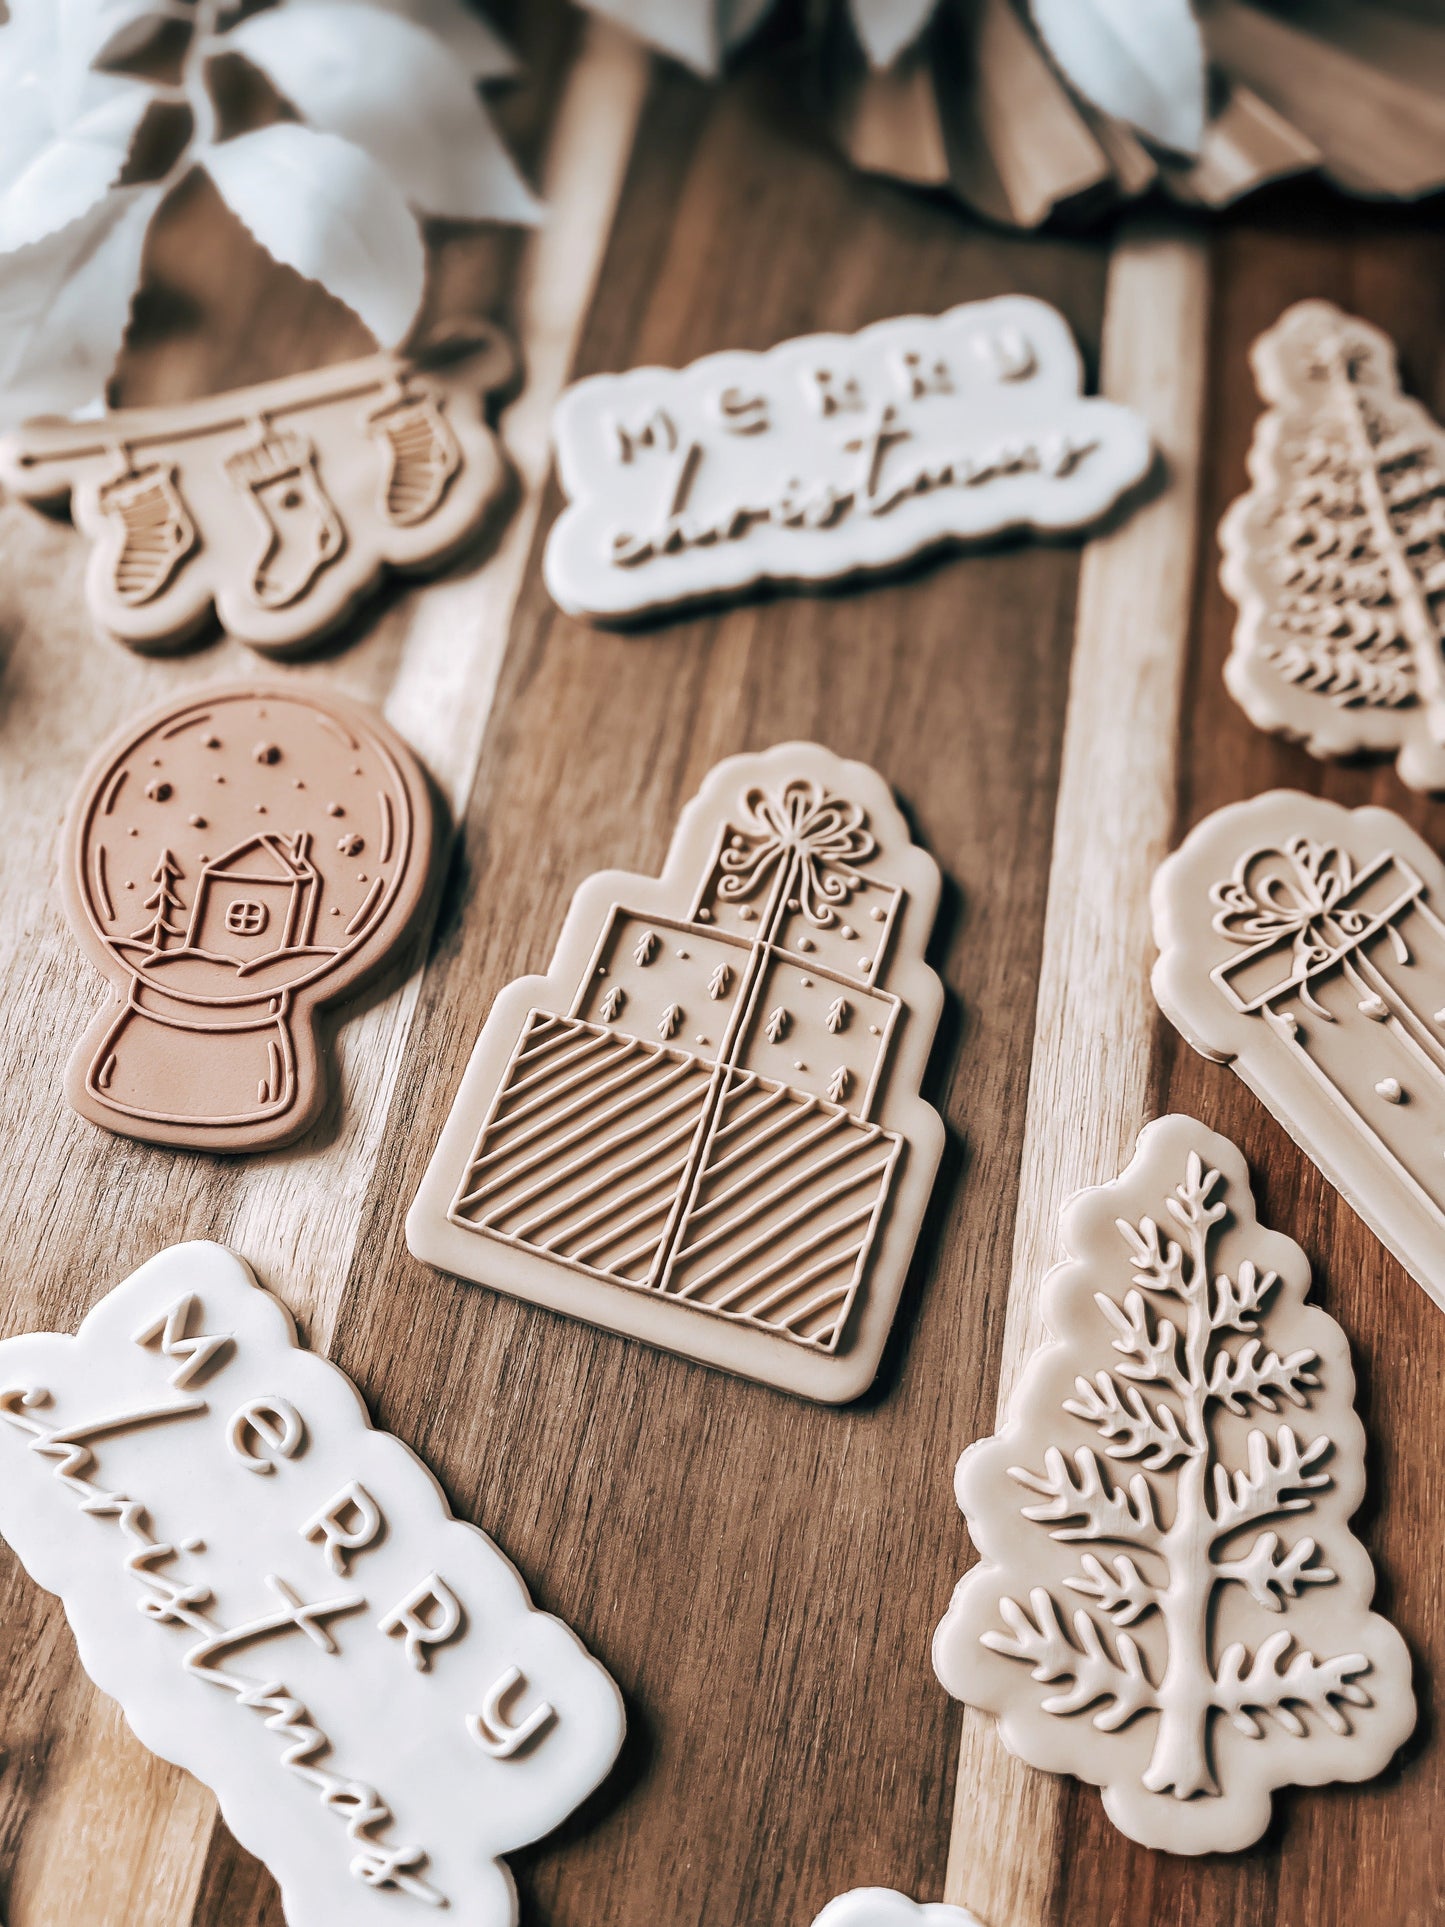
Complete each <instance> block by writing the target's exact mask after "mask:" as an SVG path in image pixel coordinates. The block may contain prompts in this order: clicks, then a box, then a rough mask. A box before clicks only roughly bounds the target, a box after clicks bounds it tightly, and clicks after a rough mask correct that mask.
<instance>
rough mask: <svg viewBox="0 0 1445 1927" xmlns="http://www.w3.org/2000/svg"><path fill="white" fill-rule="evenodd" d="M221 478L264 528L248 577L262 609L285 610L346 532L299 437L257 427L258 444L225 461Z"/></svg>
mask: <svg viewBox="0 0 1445 1927" xmlns="http://www.w3.org/2000/svg"><path fill="white" fill-rule="evenodd" d="M226 473H227V474H228V475H229V476H230V478H231V480H232V481H233V482H234V483H235V484H236V486H237V487H238V488H242V489H245V490H247V491H248V493H249V494H250V497H251V500H252V501H253V502H254V503H255V505H256V512H257V513H258V515H259V516H260V517H261V521H262V524H263V526H264V531H265V532H264V537H263V542H262V547H261V551H260V554H259V555H258V556H257V558H256V564H255V567H254V569H253V570H252V574H251V585H250V586H251V594H252V596H253V598H254V599H255V600H256V601H257V602H258V603H259V604H260V605H261V607H262V608H263V609H284V608H287V607H288V606H289V605H290V604H291V603H293V602H297V601H299V600H300V598H301V597H302V596H303V595H305V593H306V591H307V590H308V589H309V588H310V587H311V584H312V583H313V582H314V581H315V580H316V578H317V576H318V575H320V573H321V571H322V570H323V569H324V568H325V567H326V566H327V564H328V563H330V562H334V561H335V560H336V558H337V556H338V555H340V553H341V551H342V549H343V547H344V546H345V543H346V531H345V529H344V528H343V527H342V524H341V518H340V516H339V515H338V514H337V513H336V509H335V507H334V506H333V504H332V502H331V499H330V497H329V496H328V495H327V493H326V491H325V489H324V488H323V487H322V486H321V478H320V477H319V476H318V475H317V473H316V465H315V451H314V449H313V448H312V446H311V443H310V442H309V441H308V440H307V439H306V437H305V436H304V435H298V434H296V433H294V432H292V431H289V430H286V431H280V432H278V431H274V430H272V429H269V428H267V427H266V426H265V424H264V423H263V424H261V426H260V428H259V431H258V435H257V439H256V440H255V441H254V442H253V443H252V444H251V446H250V447H249V448H243V449H239V450H238V451H237V452H236V453H235V454H234V455H231V456H228V457H227V460H226Z"/></svg>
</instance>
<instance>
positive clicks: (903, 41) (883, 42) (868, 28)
mask: <svg viewBox="0 0 1445 1927" xmlns="http://www.w3.org/2000/svg"><path fill="white" fill-rule="evenodd" d="M850 4H851V7H852V12H853V24H854V26H855V27H856V28H857V29H858V38H859V39H860V40H861V41H862V43H863V51H864V53H866V54H867V56H868V64H869V65H870V66H871V67H879V68H881V67H891V66H892V65H893V63H894V61H895V60H896V59H897V58H898V56H899V54H901V53H902V52H903V51H904V49H905V48H906V47H911V46H912V45H913V43H914V41H915V40H916V39H917V38H918V36H919V34H921V33H922V32H923V29H924V28H925V27H926V26H927V25H928V23H929V21H930V20H931V19H932V18H933V15H934V13H935V12H936V10H937V6H938V0H850Z"/></svg>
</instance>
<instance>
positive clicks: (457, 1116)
mask: <svg viewBox="0 0 1445 1927" xmlns="http://www.w3.org/2000/svg"><path fill="white" fill-rule="evenodd" d="M938 891H939V877H938V870H937V867H936V865H935V864H934V862H933V860H932V858H931V857H929V856H927V855H926V854H925V853H924V852H923V851H922V850H920V849H919V848H918V847H917V846H916V845H915V844H914V843H913V841H912V839H911V837H910V835H909V832H908V826H907V824H906V823H905V821H904V819H903V816H902V814H901V813H900V811H899V809H898V807H897V805H896V804H895V803H894V801H893V798H892V795H891V793H890V792H889V789H888V786H887V784H886V783H884V782H883V780H882V778H881V777H879V776H878V775H877V774H876V773H875V772H874V771H873V770H871V769H869V768H867V767H866V765H864V764H862V763H848V762H844V761H842V759H841V758H839V757H836V756H834V755H832V754H831V753H830V752H829V751H828V750H825V749H821V748H819V747H818V746H817V745H816V744H814V743H786V744H783V745H782V746H781V747H779V748H777V749H772V750H769V751H767V752H766V753H765V754H762V755H750V756H735V757H732V758H730V759H729V761H727V762H725V763H721V764H719V765H718V767H717V768H716V769H714V770H713V771H712V773H711V775H710V776H709V777H708V779H707V781H706V782H705V783H704V785H703V788H702V790H701V792H700V793H699V795H698V796H697V797H695V798H694V799H693V801H692V802H691V803H690V804H689V805H688V807H687V808H686V810H685V811H684V812H683V814H682V817H681V819H680V821H679V823H678V827H677V833H676V835H675V836H674V838H673V843H672V848H671V850H670V851H669V853H668V858H667V864H666V867H665V868H664V870H663V873H662V875H661V876H660V877H642V876H633V875H629V874H626V873H622V872H615V871H608V872H605V873H604V874H602V875H600V876H594V877H591V878H589V879H588V881H587V882H586V883H584V884H583V885H582V887H581V888H580V889H579V890H578V892H577V894H576V896H575V897H574V898H573V900H572V907H571V909H570V910H569V912H568V915H567V921H566V923H565V925H564V927H563V930H562V935H561V938H560V940H559V942H558V945H557V950H556V954H555V955H554V957H553V959H552V964H551V968H550V969H549V970H548V972H547V975H546V976H545V977H524V978H522V979H520V980H519V981H518V982H516V983H512V984H509V985H508V986H507V987H506V989H505V990H503V991H502V993H501V995H500V996H499V997H498V998H497V1001H496V1003H495V1004H494V1005H493V1006H492V1010H491V1014H490V1015H489V1017H488V1019H487V1022H486V1025H485V1027H484V1029H483V1031H482V1034H481V1036H480V1038H479V1039H478V1040H477V1045H476V1048H475V1050H474V1051H473V1053H472V1059H471V1062H470V1064H469V1065H468V1067H467V1071H466V1075H465V1077H464V1078H463V1080H462V1086H461V1090H460V1092H459V1093H458V1095H457V1099H456V1102H455V1104H454V1105H453V1107H452V1112H451V1116H450V1117H449V1118H448V1120H447V1124H446V1128H445V1129H444V1131H443V1133H442V1137H441V1141H440V1143H439V1144H438V1146H437V1150H436V1153H435V1155H434V1157H433V1159H432V1162H431V1166H430V1168H429V1170H428V1171H427V1174H426V1177H425V1179H424V1181H423V1183H422V1187H421V1190H420V1191H419V1192H418V1194H417V1199H416V1202H415V1204H414V1205H413V1206H412V1210H411V1215H410V1217H409V1218H408V1220H407V1242H408V1243H409V1244H410V1246H411V1249H412V1250H413V1251H414V1252H415V1253H416V1255H417V1256H418V1257H419V1258H424V1259H425V1260H426V1261H427V1262H428V1263H429V1264H434V1265H439V1266H441V1267H443V1268H444V1269H445V1270H448V1271H452V1272H455V1273H456V1274H457V1275H458V1276H459V1277H463V1278H470V1279H472V1280H474V1281H475V1282H476V1283H479V1284H486V1285H491V1286H494V1287H495V1288H496V1289H497V1290H499V1291H508V1292H512V1293H513V1294H515V1295H516V1296H518V1297H521V1298H529V1299H531V1300H533V1301H534V1302H535V1303H537V1304H542V1305H549V1306H551V1307H552V1308H553V1309H554V1310H558V1311H565V1312H568V1313H570V1314H571V1315H572V1316H573V1317H577V1318H585V1319H588V1320H589V1321H590V1322H592V1323H593V1324H597V1325H605V1326H607V1327H608V1328H609V1329H611V1330H613V1331H618V1332H623V1333H626V1334H628V1335H630V1336H632V1337H637V1338H642V1339H645V1340H647V1341H648V1342H649V1343H651V1344H654V1345H661V1346H664V1347H666V1348H667V1349H668V1350H671V1351H677V1352H682V1353H684V1354H685V1355H687V1356H688V1357H691V1358H697V1359H701V1360H703V1361H704V1362H705V1363H708V1364H711V1365H720V1366H723V1367H725V1368H727V1369H728V1370H731V1371H736V1372H741V1373H743V1374H745V1375H746V1376H748V1377H751V1378H758V1379H762V1380H763V1381H765V1382H766V1383H768V1384H772V1385H778V1386H781V1387H783V1388H785V1389H787V1390H790V1391H794V1392H800V1393H802V1394H803V1395H804V1396H805V1397H809V1398H818V1399H826V1400H833V1401H837V1400H843V1399H849V1398H856V1397H857V1396H858V1395H859V1393H861V1392H862V1391H864V1390H865V1389H866V1387H867V1386H868V1384H869V1383H870V1381H871V1380H872V1378H873V1376H874V1374H875V1373H876V1371H877V1369H878V1362H879V1359H880V1357H881V1355H882V1351H883V1345H884V1342H885V1340H886V1338H887V1335H888V1329H889V1326H890V1325H891V1324H892V1321H893V1314H894V1311H895V1308H896V1306H897V1303H898V1297H899V1293H900V1292H901V1290H902V1288H903V1280H904V1276H905V1274H906V1272H907V1268H908V1263H909V1260H910V1257H911V1255H912V1252H913V1246H914V1242H915V1240H916V1238H917V1236H918V1230H919V1226H920V1223H921V1221H922V1218H923V1211H924V1207H925V1205H926V1204H927V1201H928V1194H929V1191H930V1189H931V1187H932V1184H933V1178H934V1173H935V1171H936V1169H937V1166H938V1160H939V1157H940V1155H941V1153H942V1149H943V1127H942V1124H941V1122H940V1120H939V1118H938V1115H937V1113H936V1112H935V1111H934V1110H933V1109H932V1108H931V1107H930V1106H929V1105H928V1104H926V1103H925V1102H924V1101H923V1099H922V1098H921V1097H920V1096H919V1083H920V1080H921V1079H922V1076H923V1070H924V1066H925V1064H926V1062H927V1058H928V1051H929V1047H930V1044H931V1042H932V1039H933V1033H934V1029H935V1027H936V1025H937V1022H938V1014H939V1009H940V1006H941V1003H942V990H941V987H940V985H939V982H938V979H937V977H935V975H934V974H933V972H932V970H930V969H929V967H928V965H927V964H926V963H925V962H924V960H923V952H924V945H925V943H926V942H927V939H928V935H929V932H930V930H931V928H932V925H933V919H934V915H935V912H936V909H937V904H938Z"/></svg>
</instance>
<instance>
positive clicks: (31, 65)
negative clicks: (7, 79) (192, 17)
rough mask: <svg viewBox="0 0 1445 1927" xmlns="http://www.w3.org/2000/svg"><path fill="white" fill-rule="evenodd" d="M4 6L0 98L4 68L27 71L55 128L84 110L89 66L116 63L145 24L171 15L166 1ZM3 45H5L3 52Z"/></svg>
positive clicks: (23, 1) (81, 0) (39, 1)
mask: <svg viewBox="0 0 1445 1927" xmlns="http://www.w3.org/2000/svg"><path fill="white" fill-rule="evenodd" d="M9 4H10V19H9V23H8V25H7V26H6V27H5V28H4V29H3V30H0V95H3V90H4V78H3V73H4V69H5V68H11V69H12V70H13V68H14V67H15V66H17V65H18V66H24V67H26V68H28V69H29V71H30V74H31V76H32V78H34V79H35V80H37V81H39V82H40V83H41V84H42V85H43V86H44V87H45V88H46V91H47V93H48V95H49V97H50V101H51V106H52V112H53V114H54V118H55V120H56V122H57V124H59V125H64V124H65V123H66V122H68V121H69V120H71V119H73V118H74V117H75V116H76V115H77V114H79V113H82V112H83V111H84V109H85V98H84V97H85V94H86V91H87V90H88V89H89V88H91V86H92V83H93V79H94V76H93V75H92V74H91V71H90V70H91V68H92V67H93V66H94V64H95V62H96V61H97V60H99V59H101V58H102V57H107V58H118V57H119V56H120V54H121V53H122V52H123V51H125V50H126V49H127V48H128V47H133V46H134V45H136V44H138V42H139V40H140V38H141V37H143V35H144V34H145V33H146V32H147V31H148V30H149V27H150V25H151V23H153V22H154V21H155V20H156V19H157V18H159V17H161V16H163V15H165V14H167V13H169V12H172V11H173V10H174V9H173V7H172V4H171V0H9ZM7 41H8V42H9V43H10V44H9V46H8V47H4V45H3V43H5V42H7ZM133 84H134V83H133Z"/></svg>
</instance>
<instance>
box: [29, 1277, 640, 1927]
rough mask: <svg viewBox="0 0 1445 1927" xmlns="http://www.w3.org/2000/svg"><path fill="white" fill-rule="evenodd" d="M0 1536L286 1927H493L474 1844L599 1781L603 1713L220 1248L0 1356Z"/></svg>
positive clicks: (555, 1634) (342, 1382)
mask: <svg viewBox="0 0 1445 1927" xmlns="http://www.w3.org/2000/svg"><path fill="white" fill-rule="evenodd" d="M0 1468H3V1469H0V1533H3V1535H4V1537H5V1539H6V1540H7V1541H8V1542H9V1543H10V1545H11V1546H12V1547H13V1548H14V1550H15V1551H16V1553H17V1554H18V1555H19V1558H20V1561H21V1564H22V1565H23V1566H24V1567H25V1569H26V1570H27V1572H29V1574H30V1575H31V1577H32V1578H33V1579H34V1580H35V1581H36V1583H37V1584H38V1585H41V1586H43V1587H44V1588H45V1589H46V1591H47V1592H52V1593H55V1594H57V1595H58V1596H59V1598H60V1600H61V1603H62V1604H63V1605H64V1607H65V1612H66V1616H67V1618H68V1619H69V1621H70V1624H71V1626H72V1628H73V1630H74V1632H75V1637H76V1643H77V1645H78V1646H79V1649H80V1657H81V1662H82V1664H83V1665H84V1667H85V1670H86V1671H87V1673H89V1675H90V1677H91V1678H92V1679H93V1680H94V1681H95V1683H96V1685H97V1686H99V1687H100V1689H101V1691H102V1692H105V1693H108V1694H109V1695H110V1696H111V1697H112V1698H113V1699H115V1700H117V1701H119V1703H120V1706H121V1710H122V1711H123V1712H124V1714H125V1716H126V1719H127V1720H128V1721H129V1722H130V1725H131V1726H132V1727H133V1729H134V1730H135V1732H136V1734H137V1735H138V1736H139V1738H140V1739H141V1740H142V1741H143V1742H144V1744H145V1745H146V1746H148V1747H149V1748H150V1749H151V1751H152V1752H154V1753H158V1754H160V1755H161V1757H162V1758H163V1759H166V1760H170V1761H173V1762H174V1763H175V1765H177V1766H180V1767H184V1768H186V1769H187V1770H188V1771H189V1772H191V1773H194V1774H195V1775H196V1777H197V1778H198V1779H200V1780H202V1781H204V1782H205V1784H206V1785H207V1786H209V1787H210V1788H212V1789H213V1791H214V1792H215V1794H216V1797H217V1799H218V1800H219V1801H220V1805H221V1812H222V1814H223V1815H224V1817H225V1821H226V1824H227V1826H228V1827H229V1828H230V1829H231V1831H232V1833H233V1834H234V1835H235V1836H236V1838H237V1840H239V1841H240V1842H241V1844H242V1846H244V1847H245V1848H246V1849H247V1850H248V1851H249V1852H251V1853H253V1854H255V1855H256V1856H257V1857H258V1858H259V1859H261V1860H263V1861H264V1862H265V1863H266V1865H267V1866H268V1867H269V1868H270V1869H271V1872H272V1873H273V1874H274V1875H275V1876H276V1879H277V1880H278V1882H279V1883H280V1886H281V1897H282V1904H283V1907H284V1910H285V1916H286V1920H287V1923H288V1927H335V1923H337V1922H339V1921H343V1920H344V1921H345V1922H347V1924H348V1927H409V1923H414V1922H416V1923H419V1922H423V1921H431V1920H434V1919H437V1918H443V1919H445V1920H447V1921H448V1922H454V1923H455V1927H511V1924H512V1923H513V1922H515V1921H516V1919H517V1899H516V1892H515V1889H514V1887H513V1885H512V1880H511V1876H510V1875H509V1873H508V1872H507V1869H506V1867H505V1866H504V1865H503V1864H502V1861H501V1855H503V1854H505V1853H510V1852H512V1851H514V1850H515V1849H516V1848H518V1847H521V1846H525V1845H526V1844H527V1843H528V1842H530V1841H532V1840H536V1839H538V1838H540V1837H541V1835H543V1834H545V1833H548V1832H550V1831H551V1830H552V1828H554V1827H555V1826H557V1825H558V1824H559V1823H560V1822H561V1821H562V1820H563V1819H565V1818H566V1816H567V1815H568V1814H569V1813H571V1812H572V1811H573V1810H574V1809H575V1808H576V1807H577V1806H578V1805H579V1804H580V1802H581V1801H582V1800H584V1799H585V1798H586V1797H587V1795H588V1794H589V1793H591V1792H592V1791H593V1789H594V1788H595V1787H597V1786H598V1785H599V1784H600V1783H601V1782H602V1780H603V1779H604V1778H605V1777H606V1775H607V1773H608V1771H609V1769H610V1767H611V1765H612V1762H613V1760H614V1759H615V1758H616V1756H617V1751H618V1748H619V1747H620V1745H621V1743H622V1734H623V1708H622V1700H621V1696H620V1695H619V1693H618V1691H617V1688H616V1687H615V1686H614V1685H613V1683H612V1681H611V1679H610V1678H609V1677H608V1675H607V1674H606V1673H605V1672H604V1671H603V1669H602V1668H601V1667H600V1666H599V1665H598V1664H597V1662H596V1661H595V1660H594V1659H592V1658H591V1656H590V1655H589V1654H588V1653H587V1651H586V1649H585V1648H584V1647H583V1646H582V1644H581V1642H580V1641H579V1640H578V1639H577V1637H576V1635H575V1634H574V1633H573V1632H572V1631H571V1630H570V1629H569V1628H568V1627H567V1626H564V1625H563V1624H562V1622H561V1621H560V1620H558V1619H554V1618H552V1617H551V1616H550V1615H549V1614H546V1613H540V1612H537V1611H536V1610H535V1609H534V1608H533V1606H532V1604H531V1602H530V1600H529V1599H528V1597H527V1592H526V1589H525V1587H524V1586H523V1584H522V1581H521V1579H520V1578H519V1577H518V1574H517V1571H516V1569H515V1567H514V1566H513V1565H512V1564H511V1562H510V1561H509V1560H508V1559H507V1558H506V1556H505V1555H504V1554H503V1553H502V1552H500V1551H499V1550H498V1548H497V1547H496V1546H495V1545H493V1544H492V1542H491V1540H490V1539H488V1538H487V1537H486V1536H485V1535H484V1534H483V1533H481V1532H479V1531H478V1530H477V1529H476V1527H475V1526H471V1525H467V1524H466V1523H465V1522H463V1521H462V1520H459V1519H455V1518H453V1517H452V1514H451V1512H450V1510H449V1508H448V1506H447V1502H446V1499H445V1497H444V1496H443V1494H442V1490H441V1487H440V1486H439V1485H438V1484H437V1483H436V1481H435V1479H433V1477H432V1476H431V1474H430V1472H428V1471H427V1469H426V1467H425V1466H424V1465H423V1464H422V1462H421V1460H420V1459H418V1458H416V1457H415V1456H414V1454H413V1453H412V1452H411V1451H409V1450H408V1448H407V1447H406V1446H405V1445H403V1444H402V1442H401V1441H400V1440H399V1439H397V1438H394V1437H393V1436H392V1435H391V1434H390V1433H389V1432H377V1431H374V1430H373V1429H372V1426H371V1421H370V1419H369V1418H368V1416H367V1412H366V1408H365V1406H364V1405H363V1404H362V1402H361V1399H360V1397H359V1396H358V1394H357V1391H356V1388H355V1386H354V1385H353V1384H352V1383H351V1381H350V1380H349V1379H348V1378H346V1377H344V1376H343V1374H342V1373H341V1372H339V1371H338V1370H337V1369H336V1367H335V1366H334V1365H331V1364H328V1363H327V1361H326V1360H325V1359H322V1358H317V1357H315V1356H314V1355H312V1354H311V1353H309V1352H305V1351H302V1350H300V1349H299V1348H298V1346H297V1341H296V1329H295V1326H294V1325H293V1324H292V1322H291V1317H290V1314H289V1313H288V1312H287V1310H286V1308H285V1306H284V1305H282V1304H281V1303H280V1302H279V1300H277V1299H275V1298H273V1297H272V1296H271V1295H270V1294H269V1293H268V1292H265V1291H262V1290H261V1289H260V1287H259V1286H258V1285H257V1284H256V1281H255V1279H254V1278H253V1277H252V1275H251V1273H250V1271H249V1270H248V1268H247V1267H246V1266H245V1265H244V1264H243V1263H242V1262H241V1260H240V1259H239V1258H237V1257H235V1256H234V1255H233V1254H232V1253H231V1252H229V1251H227V1250H225V1249H224V1248H223V1247H222V1246H220V1245H214V1244H189V1245H176V1246H174V1247H172V1249H170V1250H169V1251H163V1252H162V1253H161V1254H160V1256H159V1257H157V1258H153V1259H152V1260H151V1261H150V1263H149V1264H147V1265H143V1266H142V1267H141V1269H140V1270H139V1271H137V1272H135V1273H134V1274H133V1275H132V1276H131V1277H129V1278H127V1279H126V1280H125V1282H124V1283H123V1284H120V1285H118V1286H117V1287H116V1288H115V1290H114V1291H112V1292H111V1293H110V1295H109V1296H108V1297H106V1298H103V1299H102V1300H101V1302H100V1303H99V1304H98V1305H97V1306H96V1307H95V1309H94V1310H93V1311H92V1312H91V1313H90V1315H89V1316H88V1317H87V1318H86V1320H85V1322H84V1324H83V1325H82V1326H81V1328H80V1332H79V1334H78V1335H77V1336H76V1337H74V1338H65V1337H60V1336H58V1335H56V1334H54V1333H48V1332H47V1333H31V1334H28V1335H26V1336H24V1337H21V1338H11V1339H8V1340H6V1341H5V1343H4V1344H0Z"/></svg>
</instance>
